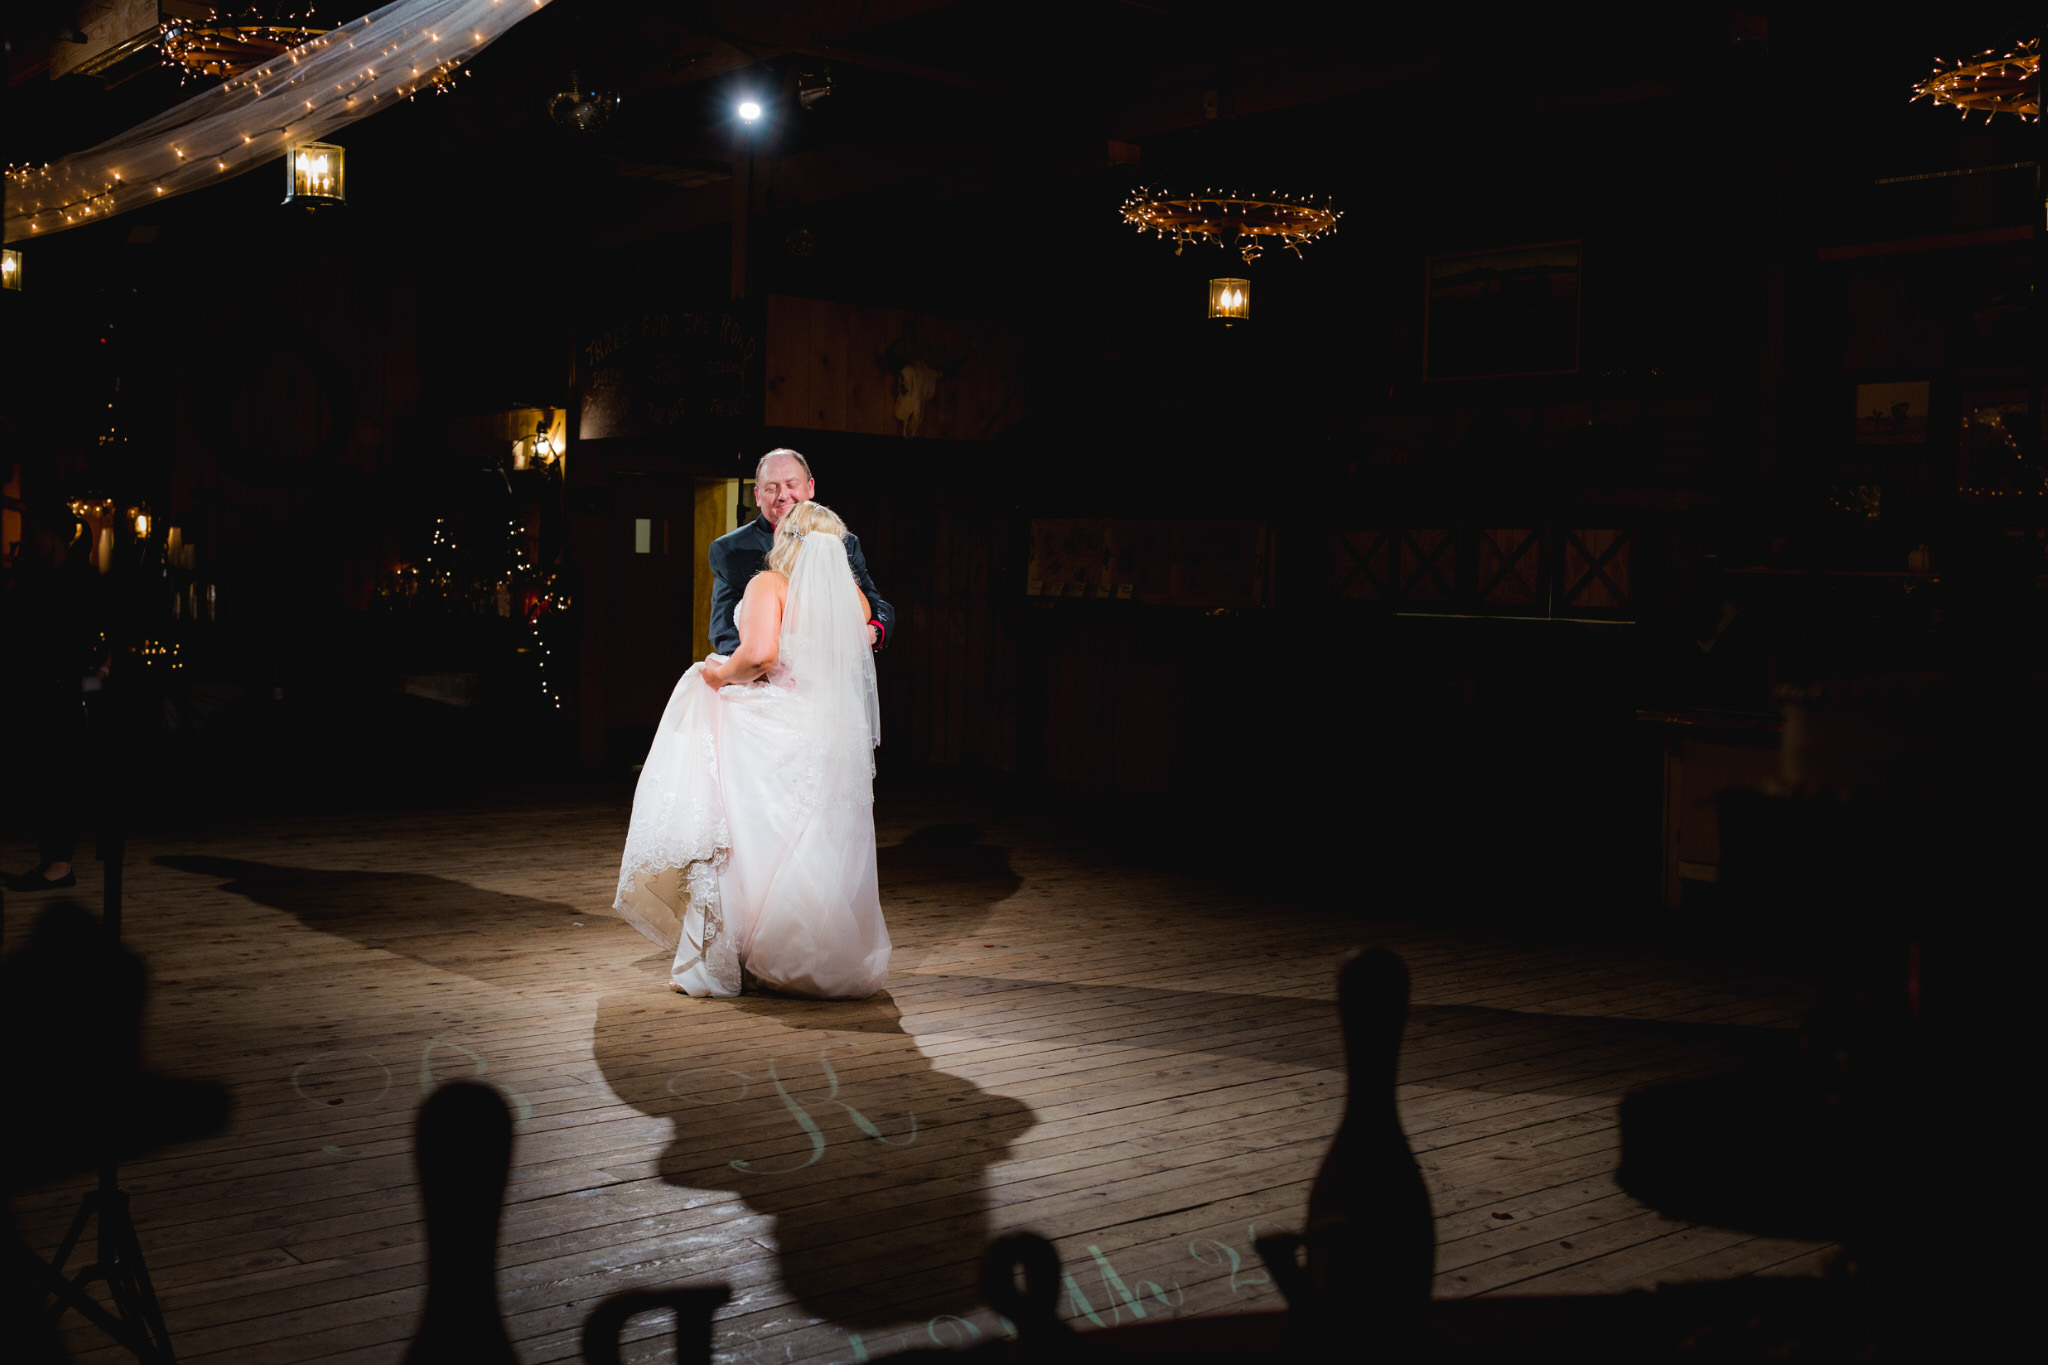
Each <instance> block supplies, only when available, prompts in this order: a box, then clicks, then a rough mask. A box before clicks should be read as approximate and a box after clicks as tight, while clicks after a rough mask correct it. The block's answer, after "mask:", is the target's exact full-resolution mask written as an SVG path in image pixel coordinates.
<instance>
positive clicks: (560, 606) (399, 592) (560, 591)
mask: <svg viewBox="0 0 2048 1365" xmlns="http://www.w3.org/2000/svg"><path fill="white" fill-rule="evenodd" d="M526 542H527V532H526V527H525V525H524V523H522V522H521V521H519V520H518V519H516V518H513V519H508V520H507V521H506V522H505V543H504V550H503V555H504V558H503V559H502V560H500V561H499V562H498V563H497V564H495V565H493V566H491V567H489V568H484V569H483V570H482V572H480V573H477V574H475V576H471V574H469V573H466V572H465V571H464V567H463V558H462V548H461V546H460V545H459V544H457V543H456V538H455V533H454V531H453V529H452V528H451V527H450V526H449V524H448V520H447V518H445V517H437V518H435V519H434V529H433V531H432V533H431V534H430V535H429V536H428V538H427V544H426V546H425V547H424V549H423V551H422V553H421V555H420V560H419V562H418V563H417V564H401V565H399V566H398V567H397V568H396V569H395V570H393V571H391V572H390V573H388V574H386V575H384V577H383V578H382V579H381V580H380V582H379V584H378V588H377V593H378V596H379V597H381V598H383V599H384V600H385V602H386V604H387V606H389V607H393V608H401V607H402V608H405V609H409V610H412V609H425V610H429V611H433V610H439V611H446V612H451V613H454V614H457V615H483V616H492V615H495V616H499V617H506V618H517V620H518V622H519V625H520V627H521V629H522V631H523V632H524V634H523V637H522V638H523V643H522V644H520V645H519V646H518V647H517V652H518V653H520V654H530V655H532V656H533V663H534V673H535V678H536V682H537V685H538V687H539V690H540V698H541V700H542V701H543V702H545V703H546V704H547V706H548V707H549V708H550V709H551V710H554V711H561V710H562V709H563V701H564V696H563V689H562V687H561V686H560V685H559V679H558V678H557V677H555V676H553V675H550V674H549V672H548V665H549V663H550V662H551V661H554V660H555V651H554V644H553V641H552V639H551V631H550V625H551V623H552V622H553V621H554V619H555V618H556V617H558V616H560V615H561V614H562V613H564V612H566V611H568V610H569V607H570V596H569V594H568V592H567V591H565V590H564V587H563V584H562V580H561V576H560V575H559V574H557V573H555V572H553V571H550V570H546V569H543V568H541V567H540V566H538V565H536V564H535V563H534V562H533V561H532V560H530V559H529V558H528V557H527V552H526ZM479 567H480V566H479Z"/></svg>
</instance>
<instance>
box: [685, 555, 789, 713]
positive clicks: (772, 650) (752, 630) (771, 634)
mask: <svg viewBox="0 0 2048 1365" xmlns="http://www.w3.org/2000/svg"><path fill="white" fill-rule="evenodd" d="M784 581H785V580H784V579H783V577H782V575H781V574H776V573H758V574H755V575H754V579H753V581H752V582H751V583H749V584H747V595H746V596H745V597H743V598H741V599H740V609H739V612H738V613H737V616H736V619H735V622H734V623H735V624H736V625H737V626H738V627H739V632H740V647H739V648H738V649H736V650H734V651H733V652H732V657H731V658H729V659H727V660H726V661H725V662H724V663H721V664H714V663H710V662H708V661H707V662H706V663H705V665H704V673H703V677H704V681H705V683H706V684H707V685H709V686H710V687H711V688H712V689H713V690H716V689H718V688H721V687H724V686H726V685H727V684H728V683H744V682H752V681H753V680H754V679H756V678H758V677H760V676H761V675H762V674H764V673H766V672H767V671H768V666H769V665H770V664H772V663H774V662H775V656H776V653H777V651H778V650H779V649H780V647H781V638H782V596H783V583H784Z"/></svg>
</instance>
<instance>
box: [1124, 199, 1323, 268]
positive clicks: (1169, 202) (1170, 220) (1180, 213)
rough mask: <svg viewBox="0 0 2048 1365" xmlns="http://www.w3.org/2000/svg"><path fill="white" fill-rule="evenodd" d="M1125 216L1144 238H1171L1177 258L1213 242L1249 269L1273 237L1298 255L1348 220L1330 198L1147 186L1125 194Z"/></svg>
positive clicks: (1276, 241) (1284, 247) (1127, 221)
mask: <svg viewBox="0 0 2048 1365" xmlns="http://www.w3.org/2000/svg"><path fill="white" fill-rule="evenodd" d="M1120 212H1121V213H1122V215H1123V220H1124V222H1126V223H1128V224H1130V225H1131V226H1132V227H1134V228H1136V229H1137V230H1138V231H1139V232H1140V233H1141V234H1142V233H1147V232H1149V233H1151V234H1152V235H1153V236H1154V237H1157V238H1171V239H1172V241H1173V244H1174V246H1173V254H1174V255H1176V256H1178V255H1180V253H1181V252H1182V250H1184V249H1185V248H1186V247H1187V245H1188V243H1190V242H1199V241H1208V242H1213V243H1215V244H1216V245H1218V246H1221V247H1223V248H1224V249H1225V250H1232V249H1235V250H1236V251H1237V253H1238V254H1239V255H1240V256H1242V257H1243V258H1244V261H1245V264H1247V265H1249V264H1251V263H1252V262H1253V261H1256V260H1257V259H1258V258H1259V257H1260V255H1262V254H1263V252H1264V243H1265V242H1266V241H1267V240H1268V239H1270V240H1272V241H1273V242H1274V243H1276V244H1277V245H1278V246H1280V247H1281V248H1283V249H1285V250H1288V251H1292V252H1293V253H1294V254H1295V255H1296V256H1297V257H1299V256H1300V255H1301V248H1302V247H1303V246H1305V245H1307V244H1308V243H1310V242H1313V241H1317V240H1319V239H1321V238H1323V237H1327V236H1329V235H1330V234H1331V233H1332V232H1335V231H1336V230H1337V220H1338V219H1340V218H1342V217H1343V216H1344V215H1343V213H1342V211H1340V210H1338V209H1336V208H1333V207H1332V206H1331V203H1330V199H1329V197H1328V196H1327V195H1326V196H1324V197H1323V198H1321V199H1320V200H1317V199H1312V198H1304V197H1297V196H1294V195H1288V194H1282V193H1281V192H1280V191H1278V190H1274V191H1272V192H1271V193H1269V194H1267V195H1264V196H1258V195H1249V194H1243V193H1239V192H1236V191H1225V190H1218V189H1215V188H1213V187H1212V188H1210V189H1205V190H1203V191H1202V192H1201V193H1200V194H1187V193H1175V192H1172V191H1168V190H1162V189H1158V188H1155V187H1152V186H1143V187H1140V188H1138V189H1135V190H1133V191H1131V193H1130V194H1129V195H1128V196H1126V198H1125V199H1124V202H1123V205H1122V208H1121V210H1120Z"/></svg>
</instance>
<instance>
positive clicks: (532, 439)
mask: <svg viewBox="0 0 2048 1365" xmlns="http://www.w3.org/2000/svg"><path fill="white" fill-rule="evenodd" d="M561 458H562V445H561V442H560V441H558V440H556V438H555V437H554V436H553V435H552V434H550V431H549V423H548V419H547V418H546V417H543V418H541V419H540V421H538V422H536V423H534V427H533V435H531V436H522V437H520V438H519V439H518V440H516V441H514V442H513V443H512V468H513V469H515V470H519V469H549V468H552V467H553V466H554V463H555V461H557V460H559V459H561Z"/></svg>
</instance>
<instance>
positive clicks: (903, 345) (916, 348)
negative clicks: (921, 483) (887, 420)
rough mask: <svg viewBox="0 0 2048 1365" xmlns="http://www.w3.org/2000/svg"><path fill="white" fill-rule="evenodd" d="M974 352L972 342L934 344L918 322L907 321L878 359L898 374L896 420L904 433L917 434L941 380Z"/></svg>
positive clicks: (883, 365)
mask: <svg viewBox="0 0 2048 1365" xmlns="http://www.w3.org/2000/svg"><path fill="white" fill-rule="evenodd" d="M973 353H974V347H973V345H972V343H968V344H965V345H957V346H952V347H945V346H937V345H931V344H927V343H926V342H924V341H923V340H922V339H921V338H919V336H918V334H917V324H916V323H915V322H911V323H908V324H906V325H905V326H904V328H903V335H901V336H899V337H897V338H896V339H895V340H894V341H892V342H890V343H889V345H888V346H887V348H885V349H884V350H883V351H882V352H881V354H879V355H877V356H876V357H875V363H876V364H878V365H880V366H881V367H882V368H883V369H885V370H887V371H888V372H889V373H891V374H893V375H895V376H896V423H897V426H898V428H899V429H900V430H901V431H902V433H903V434H904V435H905V436H915V435H917V429H918V427H919V425H920V424H921V423H922V422H923V420H924V406H925V404H926V403H928V402H930V401H931V400H932V397H933V395H935V394H936V393H937V392H938V391H939V381H940V380H942V379H948V378H951V377H952V376H953V375H955V374H957V373H958V372H959V370H960V367H961V366H962V365H964V364H966V363H967V357H968V356H970V355H972V354H973Z"/></svg>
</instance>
